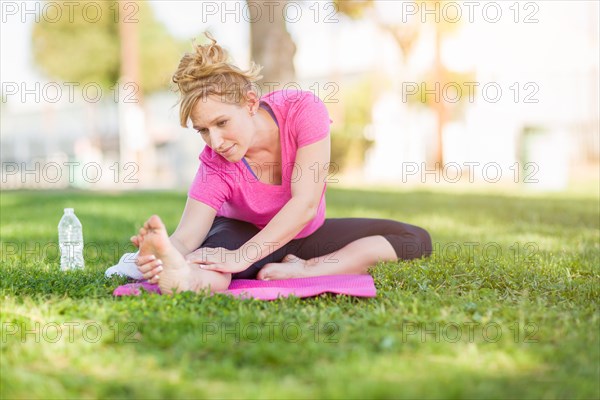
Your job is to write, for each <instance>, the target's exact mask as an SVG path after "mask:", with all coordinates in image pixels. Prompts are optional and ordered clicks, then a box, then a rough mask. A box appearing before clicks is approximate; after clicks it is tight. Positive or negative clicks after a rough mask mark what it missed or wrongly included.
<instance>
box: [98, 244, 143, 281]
mask: <svg viewBox="0 0 600 400" xmlns="http://www.w3.org/2000/svg"><path fill="white" fill-rule="evenodd" d="M138 253H139V251H136V252H135V253H125V254H123V255H122V256H121V259H120V260H119V263H118V264H117V265H113V266H112V267H110V268H109V269H107V270H106V272H105V273H104V275H105V276H106V277H107V278H110V277H111V276H113V275H115V274H117V275H121V276H128V277H129V278H133V279H137V280H141V279H144V276H143V275H142V273H141V272H140V271H139V270H138V269H137V265H135V259H136V257H137V256H138Z"/></svg>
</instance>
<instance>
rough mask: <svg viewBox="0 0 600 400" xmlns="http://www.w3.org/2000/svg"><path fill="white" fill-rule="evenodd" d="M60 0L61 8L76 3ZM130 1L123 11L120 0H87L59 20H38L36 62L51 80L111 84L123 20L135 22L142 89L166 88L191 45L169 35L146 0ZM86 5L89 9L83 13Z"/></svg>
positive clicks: (117, 62)
mask: <svg viewBox="0 0 600 400" xmlns="http://www.w3.org/2000/svg"><path fill="white" fill-rule="evenodd" d="M62 3H63V5H64V6H63V7H62V10H68V9H69V8H68V7H67V6H68V5H67V4H66V3H71V5H70V6H72V5H73V3H74V2H62ZM88 4H90V6H89V7H87V8H86V6H87V5H88ZM127 5H128V6H129V9H126V10H123V8H122V7H120V6H119V4H118V2H117V1H100V2H98V1H87V0H86V1H81V2H77V8H75V11H76V12H73V13H72V15H71V16H69V15H68V13H66V12H63V16H62V18H60V19H59V20H58V21H51V20H49V19H48V18H40V20H39V22H38V23H36V24H35V26H34V28H33V35H32V50H33V58H34V61H35V63H36V64H37V65H38V66H39V68H40V69H41V70H42V71H43V72H44V73H45V74H46V75H48V76H49V77H50V78H52V79H60V80H62V81H65V82H77V83H79V84H80V85H84V84H86V83H91V82H93V83H96V84H98V85H100V86H101V87H103V88H109V87H112V86H113V85H115V84H116V83H117V82H118V80H119V76H120V71H121V62H122V60H121V57H120V46H121V44H120V43H121V42H120V36H119V21H121V22H122V23H124V24H135V25H136V27H137V28H138V31H139V42H140V45H139V48H140V52H139V57H140V59H139V65H140V78H139V79H140V86H141V91H142V92H143V93H151V92H154V91H157V90H161V89H165V88H167V87H168V85H169V82H170V77H171V74H172V73H173V71H174V70H175V68H176V67H177V65H176V64H175V63H176V60H178V59H179V57H180V56H181V53H182V52H183V51H185V49H186V47H187V43H186V42H181V41H177V40H176V39H175V38H173V37H172V36H170V35H169V33H168V32H167V30H166V28H165V27H164V26H163V25H162V24H161V23H159V22H158V21H157V20H156V19H155V17H154V15H153V13H152V9H151V8H150V6H149V5H148V3H147V2H146V1H135V2H133V1H131V2H128V3H127ZM83 9H85V10H87V11H88V12H82V10H83ZM91 10H93V11H91ZM96 11H97V12H96ZM124 11H126V12H124ZM165 60H174V61H173V62H165Z"/></svg>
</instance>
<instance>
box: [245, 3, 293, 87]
mask: <svg viewBox="0 0 600 400" xmlns="http://www.w3.org/2000/svg"><path fill="white" fill-rule="evenodd" d="M247 3H248V9H249V11H250V21H251V22H250V43H251V59H252V60H253V61H254V62H255V63H257V64H259V65H261V66H263V69H262V72H261V73H262V75H263V79H262V81H261V82H260V83H259V86H260V89H261V92H262V94H265V93H267V92H269V91H273V90H279V89H283V87H284V86H285V85H286V84H287V83H289V82H293V81H294V79H295V78H296V71H295V69H294V54H295V53H296V45H295V44H294V41H293V40H292V37H291V36H290V34H289V33H288V31H287V27H286V21H285V18H284V15H285V14H284V9H285V7H284V6H285V4H286V3H287V0H284V1H282V2H272V1H253V0H247ZM265 3H266V4H265Z"/></svg>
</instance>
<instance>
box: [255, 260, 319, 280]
mask: <svg viewBox="0 0 600 400" xmlns="http://www.w3.org/2000/svg"><path fill="white" fill-rule="evenodd" d="M312 266H313V263H311V262H310V261H307V260H303V259H301V258H300V257H297V256H295V255H293V254H288V255H286V256H285V257H283V260H281V262H280V263H268V264H266V265H265V266H264V267H262V269H261V270H260V271H258V275H257V276H256V278H257V279H260V280H265V281H267V280H277V279H291V278H306V277H309V276H314V274H313V273H312V271H311V267H312Z"/></svg>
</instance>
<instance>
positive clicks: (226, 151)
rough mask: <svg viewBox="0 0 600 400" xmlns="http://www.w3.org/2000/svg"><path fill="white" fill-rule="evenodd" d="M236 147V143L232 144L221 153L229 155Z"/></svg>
mask: <svg viewBox="0 0 600 400" xmlns="http://www.w3.org/2000/svg"><path fill="white" fill-rule="evenodd" d="M234 147H235V144H232V145H231V147H229V148H228V149H227V150H225V151H224V152H222V153H221V155H222V156H228V155H230V154H231V152H232V151H233V148H234Z"/></svg>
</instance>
